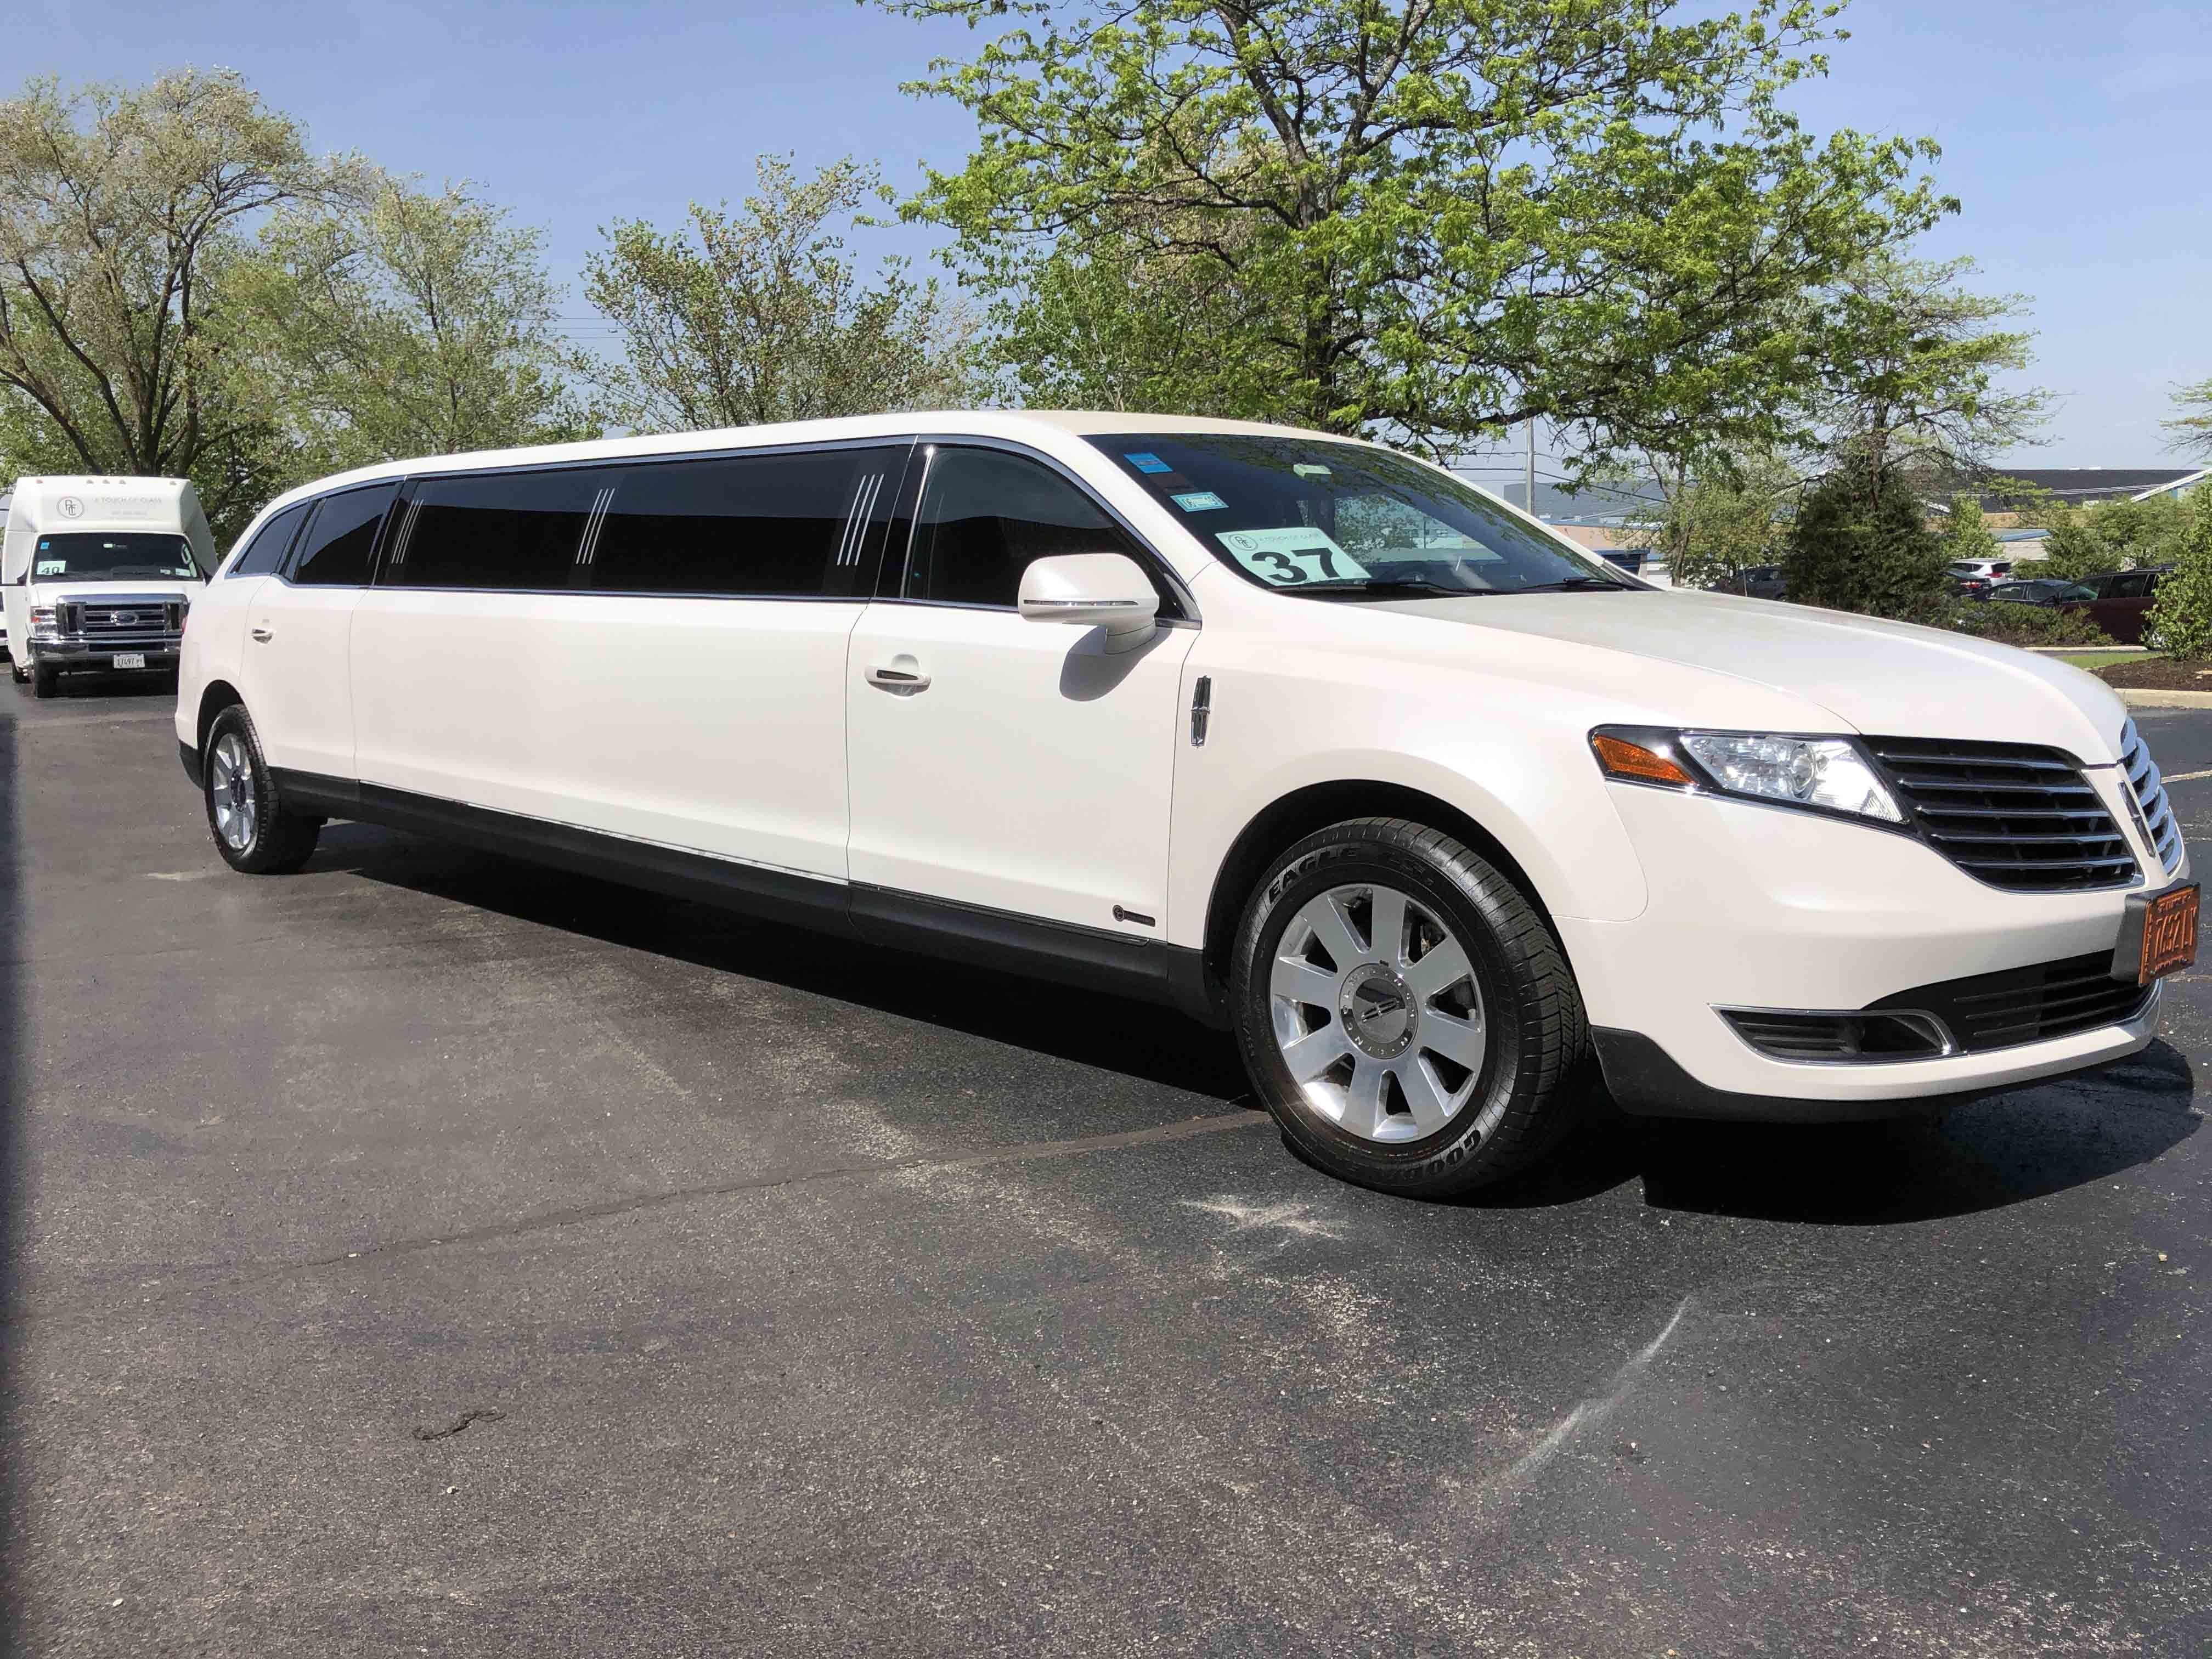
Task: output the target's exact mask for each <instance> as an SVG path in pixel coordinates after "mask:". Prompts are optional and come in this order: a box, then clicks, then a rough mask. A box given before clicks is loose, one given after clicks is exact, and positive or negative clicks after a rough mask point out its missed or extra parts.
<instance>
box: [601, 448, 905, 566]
mask: <svg viewBox="0 0 2212 1659" xmlns="http://www.w3.org/2000/svg"><path fill="white" fill-rule="evenodd" d="M898 459H899V452H898V451H897V450H896V449H888V448H887V449H868V450H858V451H854V450H848V451H843V452H837V451H826V452H817V453H807V454H794V455H732V456H718V457H715V458H714V459H709V460H699V461H648V462H641V463H639V464H638V465H634V466H620V467H606V468H604V469H597V470H595V472H596V476H595V483H598V484H599V487H600V488H601V489H611V490H612V494H611V495H606V496H605V506H604V507H602V509H601V511H600V515H599V523H598V525H597V526H596V527H595V528H594V529H593V530H592V532H591V535H590V536H589V538H588V539H587V540H586V545H585V548H584V551H583V554H582V556H581V558H580V564H579V570H578V579H579V583H580V586H586V587H589V588H592V589H593V590H595V591H597V592H603V593H716V594H727V595H748V594H757V595H760V596H763V597H769V598H774V597H783V596H793V597H811V598H823V597H827V598H845V597H849V596H854V595H858V594H860V593H862V592H865V591H866V585H867V584H868V582H869V580H870V579H872V576H873V574H874V573H873V571H872V570H868V571H863V570H862V569H861V568H860V566H861V563H862V560H861V558H860V551H861V549H860V543H861V542H864V541H866V538H865V537H860V538H849V537H848V536H847V534H846V528H847V525H848V520H850V518H851V516H852V514H853V512H854V507H855V503H856V501H862V498H863V497H866V501H863V502H862V505H861V511H862V512H863V513H865V512H866V505H867V503H871V502H872V501H874V500H876V499H877V498H878V496H879V495H880V493H881V491H882V490H883V489H884V488H886V487H889V488H891V489H896V487H897V483H898V479H897V478H896V476H893V477H890V481H889V484H888V486H885V485H884V483H881V482H880V480H881V478H882V476H883V474H884V473H885V472H886V471H890V470H892V469H895V468H896V465H897V462H898ZM872 478H873V479H877V480H878V483H876V485H875V487H874V489H873V490H871V489H870V483H869V481H870V480H871V479H872Z"/></svg>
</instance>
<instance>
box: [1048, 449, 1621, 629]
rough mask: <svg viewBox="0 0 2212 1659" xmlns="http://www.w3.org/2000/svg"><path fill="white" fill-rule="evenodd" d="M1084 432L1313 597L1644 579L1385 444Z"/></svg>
mask: <svg viewBox="0 0 2212 1659" xmlns="http://www.w3.org/2000/svg"><path fill="white" fill-rule="evenodd" d="M1090 441H1091V443H1092V444H1094V445H1096V446H1097V447H1098V448H1099V449H1100V450H1101V451H1102V452H1103V453H1105V454H1106V455H1108V456H1109V457H1110V458H1111V459H1112V460H1113V461H1114V463H1115V465H1117V466H1119V467H1120V468H1121V470H1122V471H1124V472H1126V473H1127V475H1128V476H1129V477H1132V478H1133V479H1135V480H1136V481H1137V482H1138V483H1140V484H1142V485H1143V486H1144V487H1145V488H1146V489H1147V490H1148V491H1150V492H1151V493H1152V495H1153V496H1154V497H1155V498H1156V499H1157V500H1158V501H1161V502H1162V503H1164V505H1165V506H1166V507H1168V509H1169V510H1170V512H1172V513H1175V514H1176V516H1177V517H1178V518H1180V519H1181V520H1182V521H1183V522H1184V523H1185V524H1187V525H1188V526H1190V528H1191V529H1192V530H1193V531H1194V532H1196V533H1197V535H1198V538H1199V539H1200V541H1201V542H1204V543H1205V544H1206V546H1207V548H1208V549H1209V550H1211V551H1212V553H1213V555H1214V556H1216V557H1217V558H1218V559H1220V560H1221V561H1222V562H1224V563H1225V564H1227V565H1228V566H1229V567H1230V568H1232V569H1234V570H1235V571H1237V574H1240V575H1242V576H1243V577H1244V578H1245V580H1248V581H1254V582H1258V583H1259V584H1261V586H1266V587H1274V588H1281V589H1284V590H1285V591H1288V592H1297V591H1300V590H1303V591H1304V592H1308V593H1310V594H1311V595H1312V596H1313V597H1315V598H1316V599H1322V598H1326V599H1346V598H1351V599H1358V598H1361V597H1363V596H1364V597H1368V598H1376V599H1389V598H1400V597H1402V596H1403V595H1404V594H1405V593H1407V592H1409V591H1410V592H1416V593H1425V592H1436V593H1444V594H1457V593H1516V592H1517V593H1527V592H1540V591H1541V592H1579V591H1583V590H1585V589H1588V590H1591V591H1599V590H1606V589H1623V588H1640V587H1641V584H1639V583H1638V582H1635V581H1633V580H1631V579H1630V578H1629V577H1627V576H1626V575H1625V574H1622V573H1621V572H1620V570H1619V569H1617V568H1614V567H1613V566H1612V565H1609V564H1607V563H1605V562H1603V561H1601V560H1600V559H1598V558H1597V557H1595V556H1593V555H1590V554H1586V553H1584V552H1583V551H1582V550H1580V549H1579V548H1577V547H1574V546H1573V545H1571V544H1569V543H1566V542H1565V541H1562V540H1559V539H1556V538H1553V537H1552V536H1549V535H1547V534H1546V533H1545V532H1543V531H1541V530H1539V529H1537V528H1535V527H1534V526H1531V525H1528V524H1525V523H1523V522H1522V520H1519V519H1517V518H1516V517H1515V516H1514V515H1513V513H1510V512H1509V511H1508V510H1507V509H1506V508H1505V507H1502V506H1500V505H1499V504H1498V503H1497V502H1496V501H1492V500H1490V499H1488V498H1487V497H1486V496H1485V495H1482V494H1481V493H1480V491H1478V490H1476V489H1473V488H1471V487H1470V486H1468V485H1466V484H1463V483H1460V482H1459V481H1458V480H1457V479H1455V478H1453V477H1449V475H1447V474H1444V473H1441V472H1438V471H1436V470H1435V469H1434V468H1432V467H1427V466H1423V465H1421V464H1420V463H1419V462H1418V461H1414V460H1412V459H1408V458H1407V457H1406V456H1402V455H1396V454H1393V453H1391V452H1389V450H1383V449H1370V448H1367V447H1364V446H1361V445H1356V444H1337V443H1328V442H1326V441H1317V440H1315V439H1311V438H1294V437H1288V436H1285V437H1280V438H1278V437H1273V436H1264V435H1258V434H1253V435H1246V434H1243V433H1217V432H1183V433H1159V434H1156V435H1145V434H1139V435H1131V434H1127V433H1114V434H1110V435H1106V436H1103V437H1100V436H1094V437H1092V438H1091V439H1090Z"/></svg>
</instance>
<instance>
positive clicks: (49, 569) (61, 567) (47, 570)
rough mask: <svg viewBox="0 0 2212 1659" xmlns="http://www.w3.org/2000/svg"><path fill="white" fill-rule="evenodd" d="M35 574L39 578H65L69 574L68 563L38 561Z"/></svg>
mask: <svg viewBox="0 0 2212 1659" xmlns="http://www.w3.org/2000/svg"><path fill="white" fill-rule="evenodd" d="M35 574H38V575H41V576H66V575H67V574H69V561H68V560H67V559H40V561H39V568H38V570H37V572H36V573H35Z"/></svg>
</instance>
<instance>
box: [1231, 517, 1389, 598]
mask: <svg viewBox="0 0 2212 1659" xmlns="http://www.w3.org/2000/svg"><path fill="white" fill-rule="evenodd" d="M1218 535H1219V537H1220V540H1221V544H1222V545H1223V546H1224V547H1225V548H1227V549H1228V550H1229V552H1230V556H1231V557H1232V558H1234V559H1235V560H1236V561H1237V563H1239V564H1241V565H1243V567H1244V568H1246V569H1247V570H1249V571H1250V572H1251V573H1252V574H1254V575H1255V576H1257V577H1258V578H1259V579H1260V580H1261V581H1263V582H1267V583H1268V584H1269V585H1271V586H1275V587H1294V586H1297V584H1298V583H1300V582H1318V581H1332V580H1338V579H1340V578H1346V577H1350V578H1354V579H1356V578H1358V577H1361V576H1364V575H1366V574H1368V572H1367V568H1366V567H1365V566H1364V565H1363V564H1361V563H1360V562H1359V561H1358V560H1357V559H1355V558H1353V557H1352V555H1350V554H1349V553H1347V552H1346V551H1345V550H1343V549H1342V548H1340V547H1339V546H1338V545H1337V544H1336V543H1335V542H1334V541H1333V540H1332V539H1330V538H1329V536H1328V532H1326V531H1321V530H1316V529H1315V528H1314V527H1313V526H1310V525H1303V524H1299V525H1291V526H1289V527H1288V528H1287V529H1283V530H1224V531H1221V532H1218Z"/></svg>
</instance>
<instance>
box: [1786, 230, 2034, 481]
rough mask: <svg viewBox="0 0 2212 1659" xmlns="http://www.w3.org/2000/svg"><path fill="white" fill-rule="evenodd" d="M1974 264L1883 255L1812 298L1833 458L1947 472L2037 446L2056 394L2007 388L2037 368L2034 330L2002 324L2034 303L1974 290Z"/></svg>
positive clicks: (1824, 422) (1818, 407) (1814, 394)
mask: <svg viewBox="0 0 2212 1659" xmlns="http://www.w3.org/2000/svg"><path fill="white" fill-rule="evenodd" d="M1974 269H1975V267H1974V264H1973V262H1972V260H1970V259H1952V260H1948V261H1946V262H1944V263H1942V264H1931V263H1929V262H1927V261H1924V260H1918V259H1906V258H1899V257H1898V256H1897V255H1895V254H1893V253H1890V252H1881V253H1877V254H1875V255H1873V256H1871V257H1869V258H1866V259H1863V260H1862V261H1860V262H1859V263H1858V264H1856V265H1854V266H1853V267H1852V268H1851V269H1850V270H1849V271H1847V272H1846V273H1845V274H1844V276H1843V277H1842V278H1841V279H1840V280H1839V281H1838V282H1837V283H1833V284H1832V285H1831V286H1830V287H1829V288H1828V289H1826V290H1824V291H1822V292H1820V293H1819V294H1817V295H1808V298H1807V299H1806V301H1804V302H1803V306H1804V308H1805V311H1806V313H1807V317H1808V321H1807V324H1806V329H1805V332H1806V335H1807V337H1808V338H1810V339H1812V340H1813V341H1814V342H1815V345H1814V349H1813V352H1812V356H1811V361H1812V362H1813V364H1814V386H1813V387H1812V389H1811V391H1810V392H1809V394H1808V414H1809V416H1810V417H1811V423H1812V425H1813V427H1814V430H1815V431H1816V432H1817V433H1818V434H1819V435H1820V441H1821V444H1822V447H1824V448H1825V449H1826V452H1827V453H1829V454H1831V455H1832V456H1834V457H1837V458H1839V459H1848V461H1849V463H1850V465H1852V466H1854V467H1855V468H1857V470H1859V471H1860V472H1861V473H1862V475H1863V476H1874V475H1882V476H1887V474H1889V473H1890V472H1892V471H1894V470H1896V469H1899V468H1908V469H1910V470H1911V471H1914V472H1916V473H1917V474H1920V475H1922V476H1923V477H1948V476H1955V475H1958V474H1961V473H1975V472H1978V471H1982V470H1984V467H1985V465H1986V462H1987V460H1988V458H1989V457H1990V455H1991V454H1993V453H1996V452H1998V451H2001V450H2006V449H2011V448H2014V447H2017V446H2019V445H2021V444H2022V443H2027V442H2030V441H2033V438H2034V435H2035V433H2036V431H2037V429H2038V428H2039V427H2041V425H2042V424H2043V422H2044V420H2045V416H2047V414H2048V413H2049V410H2050V406H2051V394H2050V393H2049V392H2044V391H2041V390H2038V389H2032V388H2031V389H2025V390H2023V389H2008V387H2007V386H2004V385H2003V384H2001V381H2002V379H2003V377H2005V376H2008V375H2011V374H2016V373H2018V372H2019V371H2021V370H2022V369H2024V368H2027V363H2028V360H2029V351H2028V346H2029V341H2030V339H2031V336H2029V335H2027V334H2026V333H2023V332H2021V331H2017V330H2009V329H2005V328H2001V327H1998V326H1997V325H1998V324H2000V323H2002V322H2003V321H2004V320H2006V319H2008V318H2011V317H2015V316H2017V315H2019V314H2020V313H2021V312H2022V311H2024V310H2025V309H2026V308H2027V300H2026V298H2025V297H2024V296H2022V295H2016V294H2015V295H1977V294H1971V293H1968V292H1966V290H1965V289H1964V288H1963V287H1962V286H1961V283H1963V281H1964V280H1965V279H1966V278H1967V277H1970V276H1972V275H1973V274H1974Z"/></svg>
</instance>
